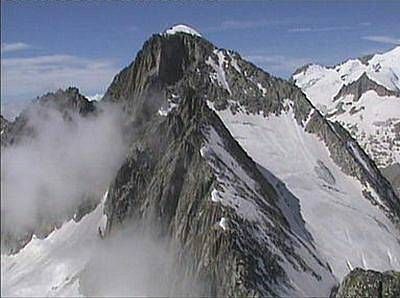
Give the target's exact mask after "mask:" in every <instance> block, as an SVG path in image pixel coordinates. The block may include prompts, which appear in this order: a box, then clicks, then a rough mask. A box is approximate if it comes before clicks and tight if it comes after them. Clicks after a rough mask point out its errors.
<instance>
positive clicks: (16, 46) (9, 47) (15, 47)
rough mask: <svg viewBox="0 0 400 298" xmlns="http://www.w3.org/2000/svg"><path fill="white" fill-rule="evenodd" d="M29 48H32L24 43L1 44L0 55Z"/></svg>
mask: <svg viewBox="0 0 400 298" xmlns="http://www.w3.org/2000/svg"><path fill="white" fill-rule="evenodd" d="M30 48H32V47H31V46H30V45H28V44H26V43H24V42H15V43H6V42H3V43H2V44H1V52H2V53H7V52H16V51H22V50H27V49H30Z"/></svg>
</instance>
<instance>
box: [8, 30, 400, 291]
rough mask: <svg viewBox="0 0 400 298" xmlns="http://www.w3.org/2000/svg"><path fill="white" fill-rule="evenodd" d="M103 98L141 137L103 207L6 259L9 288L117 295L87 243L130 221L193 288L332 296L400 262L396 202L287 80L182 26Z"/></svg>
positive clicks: (344, 137) (148, 46)
mask: <svg viewBox="0 0 400 298" xmlns="http://www.w3.org/2000/svg"><path fill="white" fill-rule="evenodd" d="M109 102H113V103H117V104H120V105H122V106H123V109H124V110H125V111H127V113H129V119H130V120H129V123H128V124H127V126H128V127H130V128H132V129H133V130H134V133H133V134H132V136H134V137H132V139H131V140H130V146H129V153H128V154H127V156H126V158H125V160H124V161H123V163H122V165H121V167H120V169H119V171H118V173H117V175H116V176H115V178H114V179H113V182H112V183H111V184H110V185H109V186H107V188H108V191H107V192H106V194H105V195H104V199H103V201H102V203H101V204H100V205H99V206H98V207H97V208H96V209H95V210H94V211H92V212H90V213H88V214H87V215H86V216H85V217H83V218H82V219H81V221H80V222H78V223H74V222H72V221H70V222H66V223H64V224H63V225H62V227H61V228H60V229H59V230H55V231H54V232H53V233H52V234H50V235H49V237H47V238H46V239H42V240H40V239H33V240H32V241H30V242H29V243H28V244H27V245H26V246H25V248H23V249H22V250H21V251H20V252H18V253H17V254H15V255H12V256H7V257H5V258H4V261H3V258H2V269H3V268H4V269H5V270H2V275H3V276H2V279H3V282H2V291H4V293H7V294H16V293H17V294H18V293H19V294H21V293H22V294H23V295H28V296H30V295H35V294H39V295H40V294H41V293H45V294H46V295H49V296H54V295H59V294H65V293H69V294H71V293H72V295H79V294H84V295H89V296H94V295H99V294H103V295H106V294H107V295H122V294H123V293H125V292H123V293H122V294H121V291H118V289H115V292H112V293H111V292H106V294H105V293H104V292H103V293H102V292H99V287H100V286H99V285H97V286H98V287H97V288H96V287H94V286H93V284H92V285H91V286H88V280H89V281H90V280H91V279H92V280H93V279H94V278H93V277H90V274H94V273H93V271H91V270H90V269H89V268H90V267H91V266H94V265H96V264H93V262H94V261H93V255H90V254H88V251H96V249H95V248H96V247H98V245H100V244H99V243H107V241H109V240H108V239H112V237H114V235H116V234H117V233H118V232H119V231H121V230H123V229H124V228H126V227H129V226H131V227H132V226H134V227H137V229H138V230H140V231H143V230H144V231H145V230H147V229H148V227H149V226H152V227H153V228H154V229H155V234H156V235H157V237H161V238H168V239H170V240H171V241H172V242H173V243H174V244H175V245H176V247H179V249H177V251H178V252H177V253H175V255H174V258H175V260H176V263H179V264H182V265H183V271H184V276H189V277H190V278H193V280H194V281H196V283H197V284H201V287H200V290H199V292H196V293H193V292H192V293H187V292H184V294H186V296H187V295H189V294H192V295H208V296H301V297H305V296H324V297H325V296H329V295H330V294H331V291H332V290H333V289H334V288H335V286H336V285H337V284H338V283H339V282H340V281H341V280H342V279H343V278H344V276H345V275H346V274H347V273H349V272H350V271H351V270H352V269H353V268H355V267H362V268H365V269H375V270H380V271H385V270H400V232H399V222H400V203H399V198H398V197H397V196H396V195H395V193H394V191H393V189H392V187H391V186H390V184H389V183H388V182H387V180H386V179H384V178H383V177H382V175H381V173H380V171H379V170H378V168H377V167H376V165H375V164H374V163H373V162H372V161H371V160H370V159H369V157H368V155H366V154H365V153H364V151H363V149H362V148H361V147H360V146H359V145H358V143H357V142H356V141H355V140H354V139H353V138H352V137H351V136H350V135H349V134H348V133H347V131H346V130H345V129H343V128H342V127H341V126H340V125H339V124H337V123H336V124H334V123H332V122H330V121H328V120H327V119H326V118H325V117H323V115H321V113H320V112H319V111H318V110H317V109H315V107H314V106H313V105H312V104H311V102H310V101H309V100H308V99H307V97H306V96H305V95H304V94H303V92H302V91H301V90H300V89H299V88H298V87H296V86H295V85H294V84H293V83H291V82H289V81H285V80H282V79H278V78H275V77H273V76H271V75H269V74H268V73H266V72H264V71H263V70H261V69H259V68H257V67H256V66H255V65H253V64H252V63H250V62H247V61H245V60H244V59H242V58H241V56H240V55H239V54H238V53H235V52H233V51H230V50H225V49H220V48H218V47H216V46H215V45H213V44H212V43H210V42H209V41H207V40H206V39H204V38H203V37H202V36H201V35H200V34H199V33H198V31H197V30H195V29H192V28H190V27H188V26H185V25H177V26H174V27H172V28H170V29H168V30H167V31H166V32H163V33H160V34H155V35H153V36H152V37H151V38H150V39H149V40H148V41H146V42H145V44H144V46H143V48H142V50H141V51H139V53H138V55H137V57H136V59H135V61H133V62H132V63H131V64H130V65H129V66H127V67H126V68H124V69H123V70H122V71H121V72H120V73H119V74H117V75H116V77H115V78H114V80H113V82H112V83H111V85H110V86H109V88H108V90H107V92H106V94H105V95H104V98H103V99H102V100H101V101H100V102H99V105H102V104H107V103H109ZM97 233H98V235H99V236H98V237H95V235H96V234H97ZM83 235H87V236H88V237H84V236H83ZM83 238H84V240H83ZM79 239H81V240H79ZM82 242H83V243H84V244H83V243H82ZM38 251H39V252H40V253H39V254H38V253H37V252H38ZM75 254H78V255H79V257H80V258H79V259H78V260H79V262H78V263H77V261H76V259H75V258H73V256H74V255H75ZM94 254H96V253H94ZM131 255H132V253H131V251H130V254H128V255H127V258H129V257H130V256H131ZM107 261H108V262H109V263H113V262H117V261H118V255H116V254H114V255H112V256H110V257H109V260H107ZM54 268H57V274H56V275H54V276H53V278H49V275H48V274H47V273H48V271H47V270H55V269H54ZM94 268H98V270H97V271H96V274H101V273H99V272H101V271H104V270H105V271H107V268H109V267H107V266H106V267H101V266H100V267H96V266H95V267H94ZM91 272H92V273H91ZM123 275H124V274H121V275H112V274H110V275H108V276H107V279H111V280H112V281H114V280H113V279H115V282H117V279H118V278H120V277H121V276H123ZM31 276H34V277H35V278H36V279H33V278H32V277H31ZM30 278H31V279H30ZM29 279H30V280H31V282H28V283H27V282H25V281H26V280H29ZM22 281H24V282H22ZM3 284H5V285H6V286H5V288H4V290H3ZM33 284H35V285H40V286H37V287H34V286H33ZM89 284H90V283H89ZM171 284H176V283H171ZM135 286H136V287H137V286H138V285H135V283H134V282H131V283H128V285H127V287H128V293H136V292H135ZM129 287H131V288H129ZM344 291H345V290H344V289H343V288H340V291H339V292H340V293H343V292H344ZM178 293H179V294H182V292H180V291H178ZM139 294H140V293H139ZM146 294H149V292H146V291H144V292H142V293H141V295H146ZM169 294H171V293H169ZM174 294H175V296H176V295H177V292H172V294H171V295H174ZM149 295H151V293H150V294H149ZM153 295H154V294H153Z"/></svg>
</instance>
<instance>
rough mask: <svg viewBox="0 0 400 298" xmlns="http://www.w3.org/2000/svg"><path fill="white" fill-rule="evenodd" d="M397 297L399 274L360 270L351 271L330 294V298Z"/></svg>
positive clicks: (399, 284) (399, 286) (399, 283)
mask: <svg viewBox="0 0 400 298" xmlns="http://www.w3.org/2000/svg"><path fill="white" fill-rule="evenodd" d="M399 296H400V272H395V271H386V272H383V273H382V272H378V271H373V270H363V269H360V268H356V269H354V270H352V271H351V272H350V273H349V274H348V275H347V276H346V277H345V278H344V280H343V281H342V283H341V284H340V285H339V287H338V288H336V289H335V290H334V291H333V292H332V294H331V298H356V297H377V298H383V297H385V298H395V297H399Z"/></svg>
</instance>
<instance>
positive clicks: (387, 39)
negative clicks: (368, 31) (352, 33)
mask: <svg viewBox="0 0 400 298" xmlns="http://www.w3.org/2000/svg"><path fill="white" fill-rule="evenodd" d="M361 39H364V40H369V41H374V42H379V43H386V44H394V45H399V44H400V38H396V37H392V36H387V35H369V36H363V37H361Z"/></svg>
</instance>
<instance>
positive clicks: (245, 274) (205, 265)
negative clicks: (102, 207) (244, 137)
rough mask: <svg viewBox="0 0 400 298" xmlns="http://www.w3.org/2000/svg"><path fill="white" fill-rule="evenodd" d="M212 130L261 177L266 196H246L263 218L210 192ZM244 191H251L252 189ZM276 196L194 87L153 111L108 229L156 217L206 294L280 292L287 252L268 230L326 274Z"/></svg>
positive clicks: (112, 205)
mask: <svg viewBox="0 0 400 298" xmlns="http://www.w3.org/2000/svg"><path fill="white" fill-rule="evenodd" d="M209 130H215V131H216V132H217V133H218V135H219V136H220V137H221V140H222V142H223V144H221V145H223V146H224V148H226V150H228V152H229V155H231V156H232V157H233V158H234V160H236V161H237V162H238V164H240V166H241V167H242V168H243V169H244V171H245V172H246V173H247V174H248V175H249V177H251V179H252V180H253V181H254V183H255V184H256V185H257V186H256V189H257V193H258V194H259V195H257V197H260V198H262V200H259V199H256V197H254V199H253V198H252V196H255V194H254V193H253V194H252V193H250V194H249V197H246V199H247V200H248V201H249V202H252V200H254V202H253V203H254V204H255V205H256V208H257V210H259V212H260V217H261V219H260V221H252V220H249V219H247V218H246V217H244V216H243V215H242V216H241V215H239V214H238V213H237V212H235V210H234V209H233V208H232V207H229V206H224V205H222V204H216V203H215V202H213V201H212V200H211V196H212V195H211V193H212V191H213V189H215V188H218V182H217V177H216V172H215V171H214V170H213V168H212V167H211V166H210V165H209V164H208V163H207V162H206V161H205V159H204V157H203V156H202V155H201V148H202V147H203V145H204V143H205V142H206V139H207V134H208V132H209ZM160 136H162V137H161V138H160ZM213 164H214V166H215V167H217V168H218V169H219V171H220V172H221V173H224V172H234V169H233V168H231V165H228V164H224V163H223V162H222V160H220V159H219V157H218V156H215V159H213ZM236 179H237V180H235V181H231V182H232V183H237V184H238V186H239V185H240V183H242V181H240V178H239V177H237V178H236ZM227 182H228V181H227ZM242 191H243V193H244V194H245V193H246V191H248V190H245V189H243V190H242ZM277 200H278V194H277V193H276V192H275V189H274V188H273V187H272V185H271V184H270V183H269V182H268V181H267V180H266V179H265V177H264V176H263V175H262V174H261V173H260V172H259V170H258V169H257V166H256V164H255V163H254V162H253V161H252V160H251V159H250V158H249V157H248V156H247V154H246V153H245V152H244V151H243V149H241V147H240V146H239V145H238V143H237V142H236V141H235V140H234V139H233V138H232V136H231V135H230V134H229V132H228V131H227V129H226V128H225V126H224V125H223V123H222V122H221V121H220V119H219V118H218V117H217V116H216V114H215V113H214V112H213V111H211V110H210V109H209V108H208V107H207V105H206V103H205V102H204V101H202V100H200V99H198V98H196V97H195V92H194V91H193V90H191V89H189V91H188V92H186V95H185V97H184V98H183V99H182V101H181V103H180V106H179V108H178V109H177V110H175V111H172V112H171V113H170V114H169V115H168V116H167V118H161V119H157V120H156V119H154V120H153V121H152V124H151V125H148V126H147V127H146V128H145V129H143V131H142V132H141V134H140V136H139V137H138V139H137V140H136V141H135V142H133V143H132V145H131V153H130V155H129V157H128V159H127V161H126V162H125V163H124V165H123V166H122V167H121V169H120V171H119V173H118V175H117V177H116V179H115V181H114V183H113V184H112V186H111V187H110V190H109V194H108V199H107V202H106V214H107V218H108V227H107V229H108V233H112V232H113V230H115V229H118V228H117V227H118V226H120V225H122V224H125V223H126V222H131V224H132V221H133V222H134V223H135V224H137V225H141V224H143V223H150V224H151V225H153V226H154V225H155V226H156V227H157V229H156V230H157V231H158V233H159V235H160V236H161V237H165V236H166V235H168V236H170V237H172V239H174V240H176V241H177V242H178V243H179V244H180V246H181V247H182V248H183V252H184V253H182V255H180V256H179V257H178V262H179V263H184V264H186V267H185V268H186V270H187V274H188V275H189V276H193V277H194V278H195V279H196V280H201V281H203V283H204V284H205V286H204V295H212V296H238V295H239V296H254V295H260V296H265V295H278V292H277V284H279V285H280V286H281V287H282V286H284V285H286V284H287V283H288V281H287V280H286V274H285V271H284V270H283V268H282V267H281V265H280V263H279V260H280V257H279V256H278V255H277V254H275V253H274V252H273V251H272V250H271V249H270V248H269V247H268V242H267V241H266V240H265V239H263V237H264V236H262V232H261V230H263V231H264V232H265V233H267V234H268V237H269V238H272V239H274V240H273V245H274V246H275V247H278V248H279V250H280V251H282V252H284V254H285V255H286V256H287V257H288V258H290V259H292V260H293V262H299V264H301V265H299V266H303V267H302V269H303V270H305V271H309V272H310V274H315V275H316V278H320V277H318V275H317V274H316V273H313V270H312V269H311V268H309V267H308V265H307V264H306V263H304V261H302V260H301V256H299V255H297V253H296V251H295V248H294V247H293V245H294V242H293V240H292V239H291V237H290V235H289V234H288V232H287V231H289V230H290V227H289V225H288V222H287V220H286V218H285V216H284V215H283V214H282V212H281V210H280V209H279V208H278V206H277ZM264 216H265V219H262V218H264ZM221 218H225V219H226V227H224V228H222V227H221V226H220V225H219V222H220V220H221ZM267 218H268V220H266V219H267ZM270 220H272V221H273V222H274V223H275V225H274V226H271V225H270V224H269V223H268V222H269V221H270ZM260 233H261V234H260ZM257 234H259V236H258V237H255V235H257ZM269 245H271V243H270V244H269ZM187 264H190V265H187ZM321 266H322V267H323V266H324V265H322V264H321ZM325 270H327V268H325Z"/></svg>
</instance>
